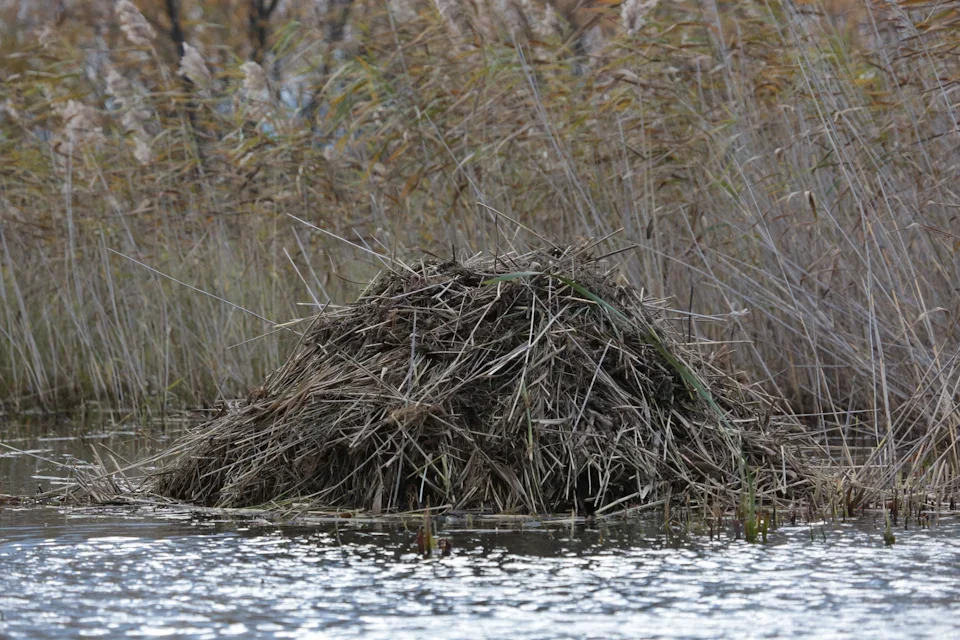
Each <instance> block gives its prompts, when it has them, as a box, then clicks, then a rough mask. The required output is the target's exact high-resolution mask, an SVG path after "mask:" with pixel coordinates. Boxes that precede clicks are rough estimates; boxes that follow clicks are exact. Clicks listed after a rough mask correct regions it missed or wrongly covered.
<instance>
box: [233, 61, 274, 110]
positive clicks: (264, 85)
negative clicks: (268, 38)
mask: <svg viewBox="0 0 960 640" xmlns="http://www.w3.org/2000/svg"><path fill="white" fill-rule="evenodd" d="M240 70H241V71H242V72H243V93H244V96H245V97H246V99H247V112H248V114H249V115H250V117H252V118H255V119H257V120H260V119H263V118H265V117H266V116H267V115H269V113H270V84H269V83H268V82H267V74H266V72H265V71H264V70H263V67H261V66H260V65H259V64H257V63H256V62H253V61H252V60H251V61H248V62H244V63H243V64H242V65H240Z"/></svg>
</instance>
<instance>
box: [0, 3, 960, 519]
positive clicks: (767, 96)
mask: <svg viewBox="0 0 960 640" xmlns="http://www.w3.org/2000/svg"><path fill="white" fill-rule="evenodd" d="M235 4H236V3H231V2H225V1H224V2H205V3H199V2H197V3H195V2H189V1H187V0H183V1H182V2H178V1H176V0H174V1H171V2H164V3H161V2H152V1H149V2H148V1H146V0H143V1H141V2H137V3H131V2H118V3H116V4H111V3H96V2H86V1H84V0H74V1H71V2H65V3H62V2H61V3H57V2H30V3H18V2H6V3H3V5H2V15H0V28H2V29H3V30H4V34H3V35H4V37H3V39H2V45H0V47H2V50H0V53H2V56H0V60H2V62H0V65H2V67H0V73H2V74H3V78H4V82H3V83H2V85H0V105H2V109H0V155H2V158H3V162H2V167H0V216H2V218H0V328H2V335H0V396H2V402H3V408H4V411H7V412H14V411H18V410H23V409H26V408H34V407H39V408H42V409H44V410H55V409H68V408H76V407H77V406H79V405H83V406H86V407H87V408H89V407H90V406H95V407H100V408H104V409H111V408H119V409H122V410H124V411H125V412H127V413H128V414H136V415H141V416H149V415H156V414H158V413H164V412H167V411H169V410H171V409H172V408H175V407H184V406H200V405H209V404H212V403H214V402H217V401H223V400H228V399H232V398H236V397H238V396H241V395H243V394H244V393H245V392H246V391H247V390H248V389H252V388H255V387H256V386H258V385H259V384H261V383H262V381H263V380H264V379H265V378H266V376H267V375H268V374H269V373H270V372H271V371H274V370H275V369H276V368H277V367H279V366H280V365H281V364H282V363H283V362H284V359H285V357H286V355H287V354H288V353H289V352H290V350H291V349H292V348H293V346H294V345H295V343H296V341H297V340H298V339H299V335H298V334H299V333H301V332H302V331H303V330H304V329H305V328H306V327H307V326H308V325H309V324H310V322H311V319H312V317H313V316H314V314H316V313H317V311H319V310H320V309H322V308H324V307H325V305H328V304H331V303H332V304H338V303H343V302H347V301H351V300H353V299H354V298H355V297H356V295H357V294H358V293H359V292H360V291H361V289H362V287H363V285H365V284H366V282H367V281H368V280H369V279H370V278H371V277H373V276H375V275H376V274H377V273H378V272H379V271H380V270H381V269H382V262H380V261H379V260H378V259H377V258H376V257H375V256H374V255H372V254H380V256H383V257H392V256H398V255H399V256H404V257H409V256H410V255H411V254H414V255H416V254H417V253H419V252H427V253H432V254H434V255H437V256H444V257H445V256H450V255H457V256H461V257H462V256H464V255H471V254H473V253H474V252H475V251H478V250H491V251H495V252H506V251H509V250H518V251H524V250H526V249H528V248H532V247H541V246H543V245H544V243H545V240H546V241H547V242H554V243H557V244H569V243H575V242H577V241H578V240H582V239H586V238H606V239H607V240H606V241H605V244H603V247H604V251H607V252H612V251H618V250H623V252H622V253H619V254H618V255H617V258H618V259H619V260H622V264H623V273H624V275H625V277H626V278H627V279H628V280H629V281H630V282H632V283H633V284H634V285H635V286H637V287H638V288H642V290H643V291H644V293H645V294H646V295H649V296H652V297H654V298H662V299H666V300H667V302H666V303H665V305H664V310H665V312H666V313H667V316H668V318H669V319H670V321H672V322H675V323H676V324H678V325H679V326H680V332H681V334H686V335H688V336H689V338H690V341H696V342H697V343H699V344H709V345H711V347H712V349H713V353H711V354H710V357H711V358H712V359H713V361H714V362H717V363H718V366H721V367H723V368H724V369H725V370H727V371H731V372H737V375H742V376H743V379H744V380H749V381H750V382H751V383H753V384H756V385H758V386H759V387H760V388H762V389H763V390H764V393H766V394H770V395H772V396H775V397H777V398H779V399H781V403H782V409H783V411H785V412H786V413H788V414H791V415H793V416H794V417H796V418H798V419H800V420H802V421H803V422H804V423H805V424H806V425H807V428H808V430H809V433H810V434H811V435H812V436H815V437H817V438H818V439H819V443H820V445H821V446H822V447H823V448H824V449H825V451H826V452H827V454H828V456H829V458H830V459H831V461H832V464H833V466H834V469H835V475H834V478H835V479H834V480H833V481H832V483H831V484H830V485H829V486H824V487H823V488H821V492H822V493H824V495H829V496H831V497H830V503H831V504H836V505H841V506H842V505H848V506H849V505H856V503H857V502H858V496H862V495H863V494H864V492H865V491H866V490H867V489H871V490H876V491H882V492H884V493H886V494H887V495H888V496H889V497H890V498H889V499H891V500H898V499H900V500H905V498H902V497H901V498H897V496H907V495H913V493H914V492H917V491H922V492H924V495H929V496H932V499H934V500H936V501H937V502H938V503H946V501H948V500H949V498H950V496H951V495H952V493H953V492H955V491H956V489H957V483H958V481H960V480H958V479H960V451H958V446H960V444H958V427H960V414H958V411H957V402H958V400H960V391H958V389H960V368H958V363H957V359H956V358H957V354H958V348H960V338H958V334H957V326H958V325H957V314H958V313H960V306H958V300H960V296H958V290H957V288H958V284H957V283H958V282H960V257H958V249H960V232H958V231H957V229H958V228H960V225H958V223H957V216H958V213H957V212H958V206H960V198H958V196H957V193H956V184H955V183H956V174H957V165H958V159H960V156H958V151H957V149H958V148H960V145H958V136H960V131H958V125H957V122H958V114H957V109H956V103H957V100H956V88H957V86H958V85H957V79H958V77H960V69H958V65H960V59H958V58H957V56H956V55H955V45H956V28H955V24H954V22H955V20H956V16H957V11H958V10H960V8H958V4H957V3H954V2H936V3H933V2H931V3H924V2H915V1H909V2H907V1H903V2H884V3H874V2H868V1H863V2H858V1H853V0H850V1H844V0H824V1H823V2H800V1H794V2H778V1H777V2H774V1H760V0H757V1H749V0H747V1H742V2H724V1H716V2H714V1H710V2H698V1H693V0H690V1H686V0H680V1H677V2H669V3H668V2H663V3H655V2H634V1H627V2H623V3H620V4H619V6H615V5H617V3H602V2H598V3H581V6H579V7H578V6H575V5H576V4H577V3H567V2H538V1H535V0H530V1H523V2H521V1H519V0H518V1H515V2H514V1H512V0H511V1H504V2H492V1H491V2H486V1H480V0H477V1H474V2H467V3H453V2H441V1H440V0H437V1H436V2H426V1H424V2H417V1H415V0H409V1H401V0H390V1H389V2H382V1H374V0H369V1H364V0H354V1H352V2H350V1H343V0H340V1H333V2H316V3H314V2H294V1H286V2H280V3H275V2H251V3H248V4H244V5H243V7H244V10H242V11H236V10H235ZM198 290H200V291H202V292H203V293H200V292H198ZM898 504H899V503H898Z"/></svg>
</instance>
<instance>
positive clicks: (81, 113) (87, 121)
mask: <svg viewBox="0 0 960 640" xmlns="http://www.w3.org/2000/svg"><path fill="white" fill-rule="evenodd" d="M59 113H60V117H61V118H62V119H63V134H64V144H63V146H62V147H61V149H60V150H61V151H62V152H63V153H68V154H69V153H72V152H73V151H74V150H75V149H76V147H77V146H78V145H81V146H83V145H93V146H95V145H98V144H102V143H103V142H104V141H105V138H104V135H103V127H102V126H101V124H100V114H98V113H97V111H96V109H94V108H93V107H90V106H88V105H85V104H83V103H82V102H79V101H77V100H68V101H67V103H66V104H65V105H61V106H60V107H59Z"/></svg>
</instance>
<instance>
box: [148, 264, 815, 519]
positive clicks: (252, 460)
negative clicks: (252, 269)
mask: <svg viewBox="0 0 960 640" xmlns="http://www.w3.org/2000/svg"><path fill="white" fill-rule="evenodd" d="M658 317H659V309H658V308H657V307H656V306H655V305H653V304H652V303H651V302H649V301H644V300H643V299H642V296H641V294H640V292H639V291H638V290H636V289H635V288H633V287H630V286H625V285H622V284H617V283H616V282H615V281H614V279H613V278H612V277H611V275H610V272H608V271H605V270H604V267H603V265H602V264H601V262H600V261H598V260H596V259H594V258H593V257H591V255H590V252H589V249H588V248H587V247H577V248H567V249H550V250H540V251H535V252H532V253H528V254H526V255H502V256H499V257H483V256H475V257H473V258H471V259H469V260H467V261H466V262H463V263H458V262H455V261H447V262H444V261H440V260H430V261H426V260H425V261H421V262H420V263H419V264H417V265H414V266H408V265H403V268H402V270H401V269H397V270H396V271H393V270H388V271H387V272H386V273H384V274H383V275H381V276H380V277H379V278H378V279H376V280H375V281H374V282H373V283H372V284H371V285H370V286H369V287H368V289H367V291H366V292H365V293H364V294H363V295H362V296H361V297H360V298H359V299H358V300H357V301H356V302H355V303H353V304H351V305H348V306H345V307H339V308H334V309H327V310H325V311H324V312H323V313H322V314H320V315H319V316H318V317H317V318H316V319H315V321H314V326H313V327H312V328H311V330H310V331H308V333H307V334H306V336H305V337H304V339H303V340H302V342H301V344H300V346H299V347H298V348H297V350H296V351H295V353H294V354H293V356H292V357H291V358H290V359H289V360H288V361H287V362H286V364H285V365H284V366H283V367H281V368H280V369H279V370H277V371H276V372H275V373H274V374H273V375H271V376H270V377H269V378H268V380H267V381H266V383H265V384H264V385H263V387H261V388H259V389H257V390H256V391H254V392H253V393H252V394H251V395H250V396H249V397H248V398H247V399H246V401H245V402H244V403H243V404H242V406H240V407H239V408H237V409H234V410H233V411H231V412H229V413H226V414H225V415H222V416H220V417H218V418H215V419H214V420H212V421H211V422H209V423H207V424H205V425H203V426H202V427H200V428H199V429H198V430H196V431H195V432H194V433H193V434H192V435H190V436H188V438H187V439H186V440H185V441H184V442H182V443H181V444H180V445H179V446H178V447H177V448H175V450H174V452H173V453H175V454H176V455H175V456H174V457H173V458H172V460H171V461H170V462H169V463H168V464H167V466H166V467H165V468H164V469H163V470H162V471H161V472H159V473H158V475H156V476H155V477H154V478H153V480H152V484H151V486H150V488H151V490H153V491H155V492H157V493H160V494H162V495H166V496H169V497H172V498H176V499H180V500H185V501H189V502H193V503H198V504H205V505H216V506H222V507H228V506H248V505H255V504H262V503H266V502H270V501H278V500H284V499H290V498H296V499H298V500H304V499H308V500H312V501H314V502H315V503H316V504H322V505H325V506H343V507H348V508H363V509H368V510H370V511H371V512H373V513H380V512H382V511H394V510H403V509H407V508H413V507H416V506H419V505H423V504H431V505H451V506H453V507H455V508H459V509H467V508H476V509H485V510H496V511H516V510H524V511H527V512H539V513H543V512H557V511H560V510H564V509H569V508H570V507H572V506H576V507H578V508H586V509H587V510H588V511H589V510H592V509H593V508H597V507H599V508H600V509H602V508H603V505H611V504H614V503H616V504H621V503H630V502H640V501H644V500H645V501H650V500H653V499H656V498H659V497H663V496H666V495H670V496H673V497H683V496H685V495H692V496H693V497H694V498H697V499H701V500H706V501H717V500H722V501H726V500H730V501H731V502H735V498H736V495H737V494H738V492H739V491H740V490H741V489H742V484H743V481H744V478H745V477H746V476H747V475H750V476H751V477H755V478H756V483H757V486H758V487H759V488H760V490H761V491H767V492H770V493H772V492H778V493H784V492H790V491H793V490H795V489H796V488H797V487H798V486H802V485H803V484H804V482H805V481H806V479H805V477H804V472H803V464H802V463H801V461H800V460H799V459H798V457H797V456H796V455H794V454H791V453H790V451H793V450H794V449H792V448H790V449H788V448H786V447H784V446H783V445H784V442H785V438H801V439H803V436H802V432H801V430H800V429H799V427H798V425H797V424H796V423H795V422H794V421H792V420H791V419H789V418H786V417H780V418H773V417H772V411H773V409H772V403H771V399H770V398H769V397H766V396H764V395H762V394H761V393H760V392H759V391H757V390H756V389H755V388H753V387H748V386H746V385H744V384H742V383H740V382H739V381H738V380H737V379H736V378H735V377H733V376H731V375H729V374H725V373H723V372H721V371H720V370H719V369H718V368H716V367H715V366H714V365H713V364H711V362H710V358H709V357H708V356H707V355H702V354H703V353H705V352H706V351H707V350H709V349H710V348H711V347H709V346H707V345H698V344H684V343H681V342H680V341H679V340H678V339H677V338H676V337H674V336H672V334H671V332H670V331H669V330H668V329H667V328H666V327H665V325H664V323H663V322H662V321H661V320H659V319H658ZM793 444H795V443H793Z"/></svg>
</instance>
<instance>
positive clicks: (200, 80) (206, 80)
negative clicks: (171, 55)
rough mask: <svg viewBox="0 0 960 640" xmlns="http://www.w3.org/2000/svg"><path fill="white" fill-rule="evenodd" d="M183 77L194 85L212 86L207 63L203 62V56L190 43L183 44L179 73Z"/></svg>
mask: <svg viewBox="0 0 960 640" xmlns="http://www.w3.org/2000/svg"><path fill="white" fill-rule="evenodd" d="M177 73H178V74H180V75H181V76H183V77H185V78H187V79H189V80H190V81H192V82H193V83H194V84H197V85H200V86H206V85H208V84H210V79H211V75H210V70H209V69H207V63H206V62H204V61H203V56H202V55H200V52H199V51H198V50H197V48H196V47H194V46H193V45H192V44H190V43H189V42H184V43H183V57H181V58H180V69H179V70H178V71H177Z"/></svg>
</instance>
